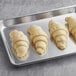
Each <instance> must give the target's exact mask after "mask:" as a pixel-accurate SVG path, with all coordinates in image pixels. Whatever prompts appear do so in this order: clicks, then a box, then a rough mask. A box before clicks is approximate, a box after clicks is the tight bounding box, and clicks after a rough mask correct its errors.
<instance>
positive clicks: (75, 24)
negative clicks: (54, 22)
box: [65, 17, 76, 41]
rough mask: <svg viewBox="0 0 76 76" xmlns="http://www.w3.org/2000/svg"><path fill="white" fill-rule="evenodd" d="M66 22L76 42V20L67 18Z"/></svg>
mask: <svg viewBox="0 0 76 76" xmlns="http://www.w3.org/2000/svg"><path fill="white" fill-rule="evenodd" d="M65 20H66V22H67V26H68V29H69V32H70V34H71V35H72V37H73V38H74V39H75V41H76V18H74V17H66V18H65Z"/></svg>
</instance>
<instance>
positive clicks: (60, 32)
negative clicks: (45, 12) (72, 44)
mask: <svg viewBox="0 0 76 76" xmlns="http://www.w3.org/2000/svg"><path fill="white" fill-rule="evenodd" d="M49 32H50V36H51V38H52V40H53V41H54V42H55V44H56V46H57V47H58V48H59V49H61V50H63V49H65V48H66V46H67V29H66V27H65V26H64V25H62V24H60V23H57V22H55V21H54V20H51V21H50V22H49Z"/></svg>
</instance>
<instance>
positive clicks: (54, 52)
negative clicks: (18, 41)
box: [1, 13, 76, 65]
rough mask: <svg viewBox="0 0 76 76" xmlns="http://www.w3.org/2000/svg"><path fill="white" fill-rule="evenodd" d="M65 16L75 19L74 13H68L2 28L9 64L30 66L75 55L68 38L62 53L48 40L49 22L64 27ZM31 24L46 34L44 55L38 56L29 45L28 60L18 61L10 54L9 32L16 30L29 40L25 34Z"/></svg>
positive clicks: (72, 43)
mask: <svg viewBox="0 0 76 76" xmlns="http://www.w3.org/2000/svg"><path fill="white" fill-rule="evenodd" d="M66 16H74V17H76V13H70V14H65V15H60V16H55V17H52V18H46V19H41V20H37V21H32V22H29V23H22V24H18V25H14V26H9V27H6V26H3V27H2V29H1V35H2V39H3V41H4V44H5V47H6V51H7V53H8V56H9V59H10V61H11V63H12V64H14V65H22V64H30V63H34V62H38V61H43V60H47V59H51V58H56V57H60V56H63V55H68V54H72V53H76V44H75V43H74V42H73V40H72V39H71V38H70V37H68V44H67V48H66V49H64V50H63V51H61V50H59V49H58V48H57V47H56V45H55V44H54V43H53V42H52V41H51V40H50V34H49V31H48V22H49V20H51V19H54V20H55V21H58V22H61V23H62V24H64V25H65V24H66V22H65V17H66ZM33 24H34V25H38V26H40V27H42V28H43V29H44V31H45V32H46V33H47V34H48V38H49V39H48V49H47V52H46V54H44V55H42V56H41V55H38V54H37V53H36V52H35V50H34V48H33V47H32V45H31V44H30V47H29V51H30V55H29V57H28V59H27V60H25V61H19V60H17V59H16V57H15V56H14V55H13V53H12V50H11V42H10V38H9V33H10V31H12V30H14V29H16V30H20V31H23V32H24V33H25V34H26V35H27V36H28V38H29V34H28V33H27V29H28V27H30V26H31V25H33ZM29 40H30V39H29Z"/></svg>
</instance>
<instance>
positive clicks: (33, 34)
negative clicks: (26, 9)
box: [28, 25, 48, 55]
mask: <svg viewBox="0 0 76 76" xmlns="http://www.w3.org/2000/svg"><path fill="white" fill-rule="evenodd" d="M28 33H29V35H30V39H31V42H32V44H33V46H34V48H35V51H36V52H37V53H38V54H39V55H42V54H44V53H45V52H46V50H47V45H48V36H47V34H46V33H45V32H44V30H43V29H42V28H41V27H40V26H37V25H32V26H30V27H29V28H28Z"/></svg>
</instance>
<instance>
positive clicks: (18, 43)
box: [10, 30, 29, 60]
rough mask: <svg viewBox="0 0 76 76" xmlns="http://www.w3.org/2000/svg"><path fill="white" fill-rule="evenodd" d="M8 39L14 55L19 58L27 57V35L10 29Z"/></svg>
mask: <svg viewBox="0 0 76 76" xmlns="http://www.w3.org/2000/svg"><path fill="white" fill-rule="evenodd" d="M10 40H11V44H12V49H13V53H14V55H15V56H16V57H17V58H18V59H19V60H25V59H27V57H28V55H27V54H29V51H28V48H29V40H28V38H27V36H26V35H25V34H24V33H23V32H21V31H18V30H12V31H11V32H10Z"/></svg>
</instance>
